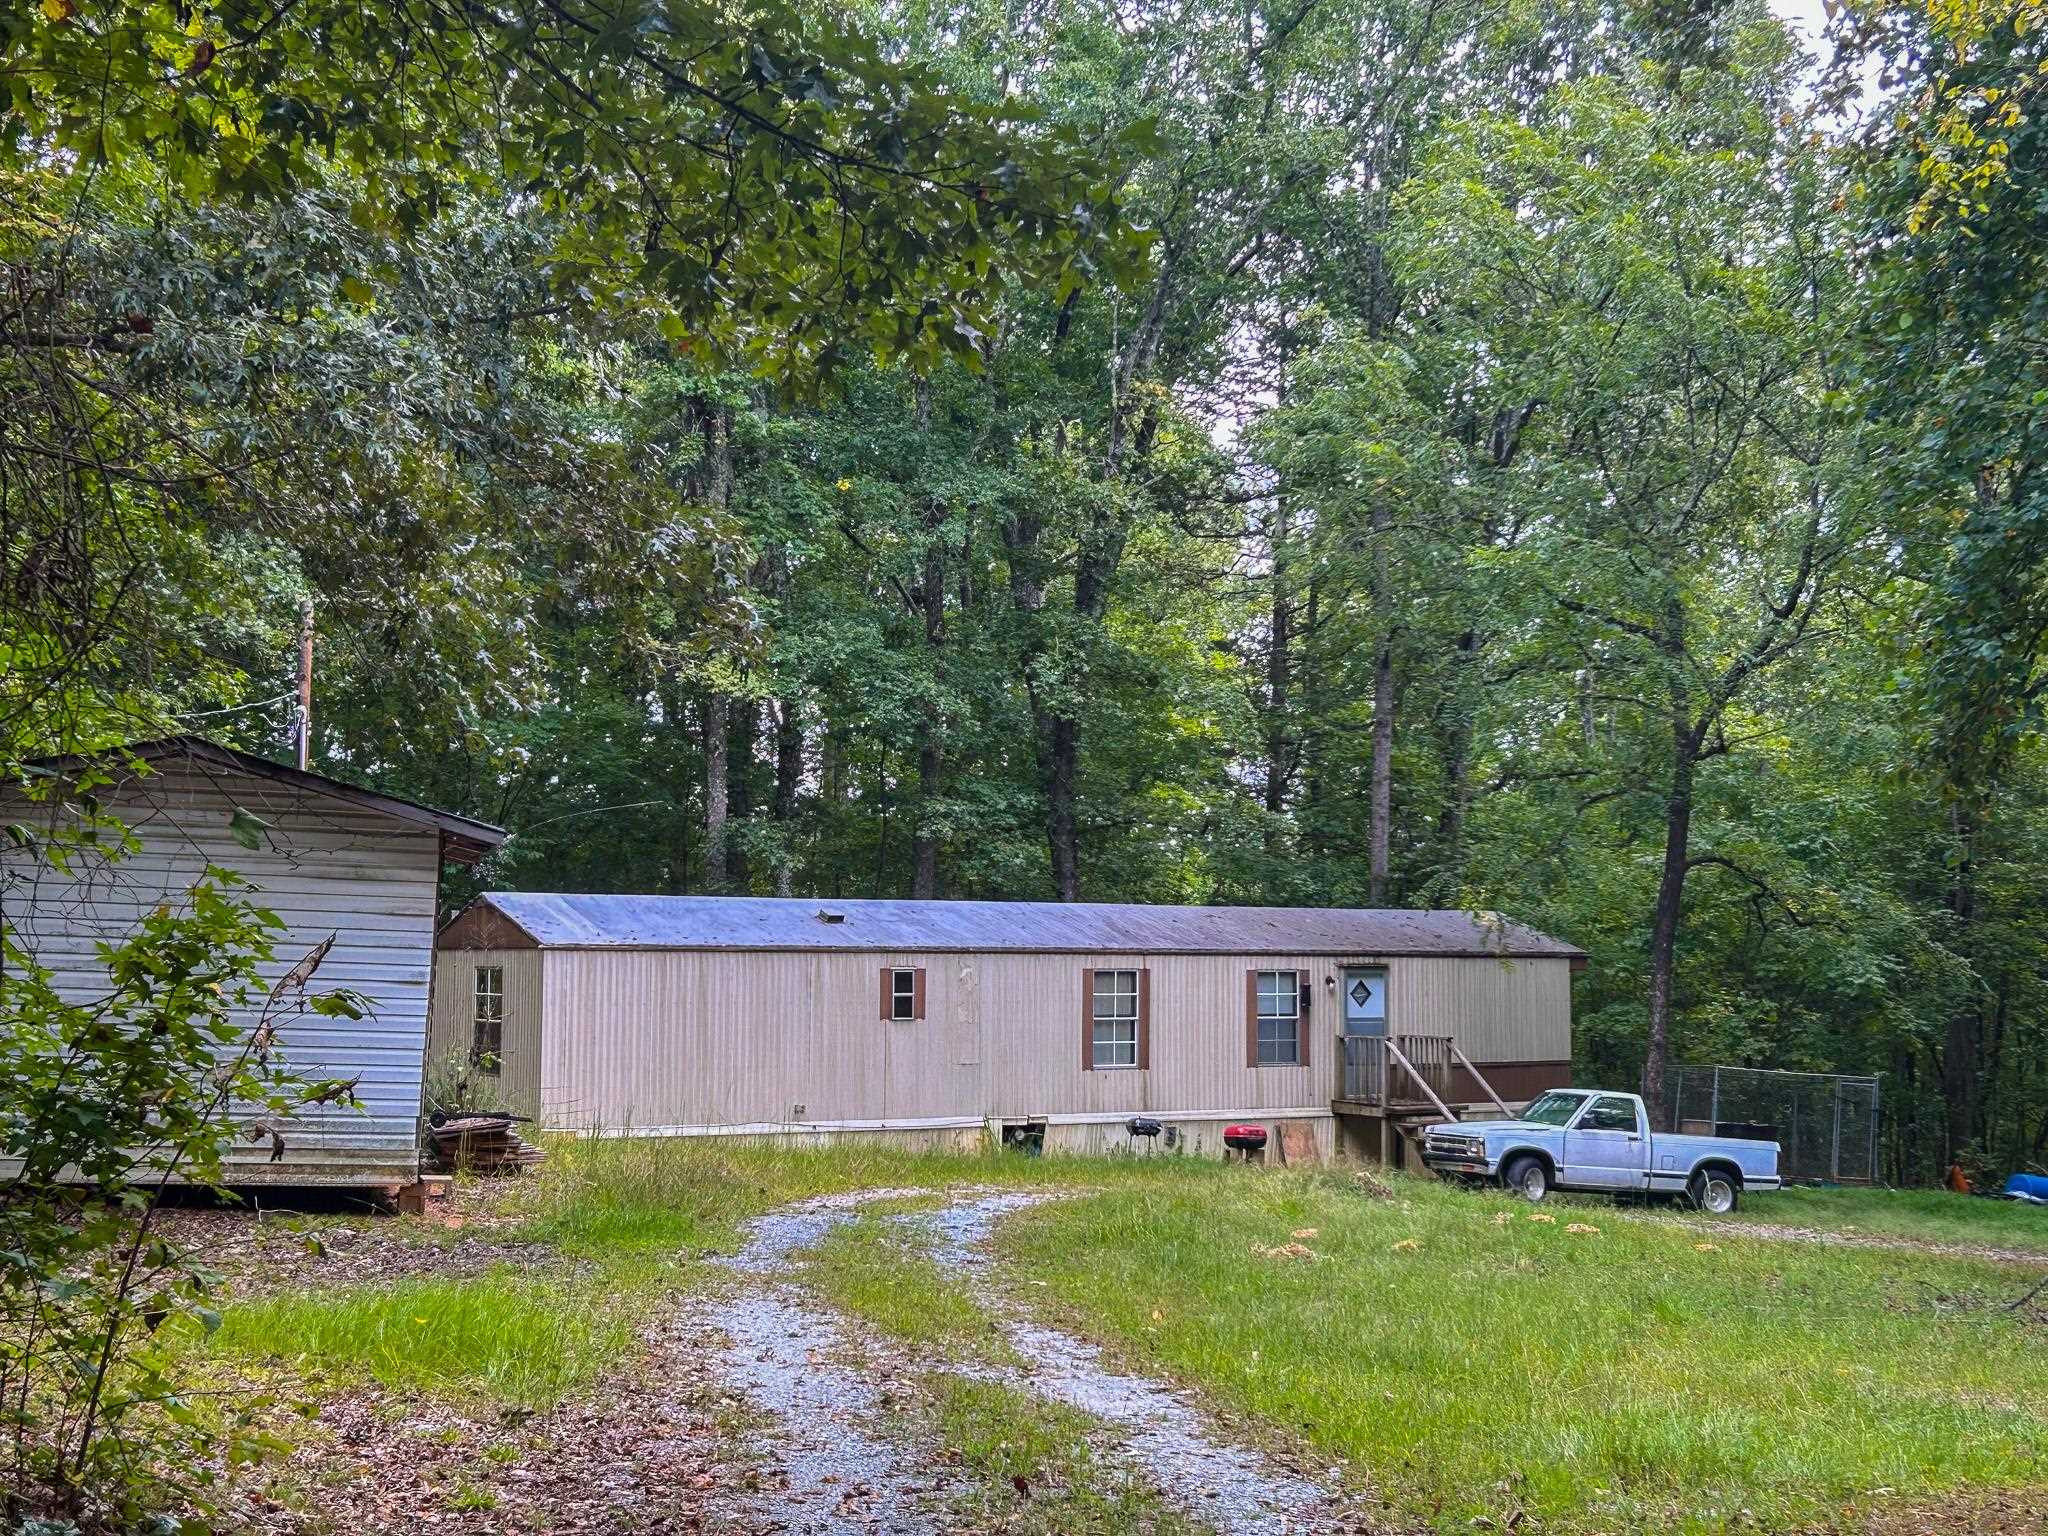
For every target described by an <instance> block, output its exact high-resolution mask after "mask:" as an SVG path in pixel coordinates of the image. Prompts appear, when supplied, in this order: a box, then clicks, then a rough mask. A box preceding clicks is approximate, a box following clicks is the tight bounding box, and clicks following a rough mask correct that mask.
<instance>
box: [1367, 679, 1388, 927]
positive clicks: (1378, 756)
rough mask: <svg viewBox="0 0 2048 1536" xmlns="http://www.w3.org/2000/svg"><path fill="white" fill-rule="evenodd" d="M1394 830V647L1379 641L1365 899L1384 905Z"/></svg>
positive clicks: (1373, 687) (1373, 903) (1373, 709)
mask: <svg viewBox="0 0 2048 1536" xmlns="http://www.w3.org/2000/svg"><path fill="white" fill-rule="evenodd" d="M1393 829H1394V649H1393V647H1392V646H1391V645H1387V644H1384V643H1383V644H1382V645H1381V646H1380V650H1379V655H1378V657H1377V658H1376V659H1375V660H1374V662H1373V669H1372V825H1371V829H1370V831H1369V833H1368V837H1369V839H1370V842H1369V850H1370V851H1369V855H1368V857H1369V858H1370V860H1371V873H1370V876H1369V879H1368V883H1367V889H1366V900H1367V901H1368V902H1369V903H1370V904H1371V905H1373V906H1375V907H1383V906H1385V905H1386V904H1387V853H1388V849H1389V847H1390V846H1391V844H1392V842H1393Z"/></svg>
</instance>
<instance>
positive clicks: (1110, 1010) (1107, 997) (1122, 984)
mask: <svg viewBox="0 0 2048 1536" xmlns="http://www.w3.org/2000/svg"><path fill="white" fill-rule="evenodd" d="M1092 1041H1093V1049H1094V1057H1093V1064H1094V1065H1095V1066H1096V1067H1097V1068H1098V1069H1100V1068H1104V1067H1135V1066H1137V1064H1138V973H1137V972H1136V971H1097V972H1096V973H1095V1012H1094V1016H1093V1035H1092Z"/></svg>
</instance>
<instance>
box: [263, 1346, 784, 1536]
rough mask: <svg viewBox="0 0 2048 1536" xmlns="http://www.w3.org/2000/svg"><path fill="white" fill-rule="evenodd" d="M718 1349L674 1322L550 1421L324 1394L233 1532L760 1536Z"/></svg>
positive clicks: (363, 1391) (400, 1399)
mask: <svg viewBox="0 0 2048 1536" xmlns="http://www.w3.org/2000/svg"><path fill="white" fill-rule="evenodd" d="M710 1352H711V1346H710V1341H709V1340H707V1339H706V1338H705V1337H704V1335H703V1334H702V1332H701V1330H698V1329H696V1328H694V1327H692V1326H691V1325H690V1324H689V1323H687V1322H686V1321H685V1320H683V1319H681V1318H678V1317H670V1318H667V1319H665V1320H663V1321H661V1322H659V1323H657V1324H655V1325H654V1326H652V1327H651V1328H650V1329H649V1330H648V1332H647V1333H646V1335H645V1337H644V1341H643V1349H642V1351H641V1353H640V1355H639V1357H638V1358H637V1359H636V1360H635V1361H634V1362H632V1363H631V1364H630V1365H628V1366H627V1367H626V1368H624V1369H622V1370H621V1371H620V1372H618V1373H617V1374H616V1375H615V1376H614V1377H612V1378H611V1379H610V1380H609V1381H607V1382H606V1383H605V1385H604V1386H603V1388H602V1389H601V1390H599V1391H595V1392H591V1393H588V1394H585V1395H583V1396H581V1397H579V1398H577V1399H575V1400H572V1401H570V1402H566V1403H564V1404H562V1405H561V1406H560V1407H558V1408H555V1409H552V1410H550V1411H549V1412H546V1413H543V1414H536V1415H532V1416H526V1415H523V1414H518V1413H504V1412H499V1411H496V1410H495V1409H493V1408H491V1407H489V1406H486V1405H483V1404H481V1403H479V1404H476V1405H474V1406H465V1405H459V1404H458V1405H451V1404H449V1403H446V1402H438V1401H423V1400H418V1399H411V1398H406V1397H404V1396H401V1395H398V1394H394V1393H390V1392H385V1391H382V1390H379V1389H376V1388H372V1387H360V1388H358V1387H350V1388H347V1389H344V1390H341V1391H339V1392H336V1393H333V1394H331V1395H328V1396H327V1397H326V1398H325V1400H324V1401H323V1402H322V1404H321V1410H320V1414H319V1417H318V1418H317V1419H315V1420H314V1421H313V1422H312V1424H311V1425H307V1426H298V1427H295V1428H294V1429H292V1430H291V1431H290V1433H292V1434H293V1436H294V1437H295V1438H297V1439H298V1441H299V1445H298V1449H297V1450H295V1451H294V1452H293V1453H292V1454H291V1455H290V1456H289V1457H287V1458H285V1459H284V1460H282V1461H280V1462H278V1463H275V1464H273V1465H272V1466H271V1467H269V1468H268V1469H267V1476H266V1477H265V1478H264V1480H263V1482H262V1483H261V1484H260V1485H250V1486H246V1487H245V1488H244V1490H243V1492H242V1493H241V1495H240V1496H239V1497H238V1498H237V1500H236V1506H235V1508H234V1510H233V1514H234V1515H235V1517H236V1518H235V1519H234V1522H233V1528H235V1529H239V1530H243V1531H248V1532H263V1533H276V1536H386V1533H389V1536H418V1533H419V1532H420V1531H422V1530H423V1529H424V1530H428V1531H433V1532H437V1533H444V1532H445V1533H448V1536H496V1533H502V1532H506V1531H536V1532H537V1531H547V1532H551V1533H570V1536H629V1533H646V1536H671V1533H690V1536H695V1533H700V1532H732V1533H735V1536H739V1533H752V1532H756V1531H762V1530H766V1529H772V1527H764V1526H758V1525H756V1524H754V1523H753V1522H751V1521H749V1520H747V1519H746V1518H744V1517H743V1516H739V1517H736V1514H735V1512H736V1511H740V1510H743V1509H744V1507H745V1501H746V1499H747V1498H748V1496H749V1484H750V1483H754V1482H757V1481H758V1480H759V1478H760V1476H761V1474H760V1471H759V1469H758V1468H757V1467H756V1466H754V1465H753V1464H752V1463H751V1462H750V1461H748V1460H746V1459H743V1458H738V1457H735V1456H733V1455H731V1454H729V1453H728V1452H727V1451H726V1450H725V1449H724V1448H725V1447H728V1446H731V1445H734V1444H739V1443H742V1442H743V1441H744V1440H745V1438H746V1434H745V1430H746V1428H747V1425H746V1424H745V1423H744V1422H736V1419H743V1417H744V1410H743V1407H742V1405H741V1404H740V1403H739V1402H738V1401H737V1400H736V1398H735V1397H734V1396H733V1395H732V1394H731V1393H729V1392H725V1391H722V1390H721V1389H720V1388H719V1387H718V1386H717V1385H716V1383H715V1382H714V1381H713V1380H712V1379H711V1372H710V1371H709V1369H708V1368H707V1361H708V1357H709V1355H710Z"/></svg>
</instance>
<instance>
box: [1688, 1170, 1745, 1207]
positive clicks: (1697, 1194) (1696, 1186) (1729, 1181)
mask: <svg viewBox="0 0 2048 1536" xmlns="http://www.w3.org/2000/svg"><path fill="white" fill-rule="evenodd" d="M1685 1192H1686V1194H1687V1195H1688V1196H1690V1197H1691V1199H1692V1208H1693V1209H1694V1210H1696V1211H1704V1212H1706V1213H1707V1214H1708V1215H1709V1216H1732V1215H1734V1214H1735V1208H1736V1207H1737V1206H1738V1205H1740V1204H1741V1203H1742V1184H1741V1182H1740V1181H1739V1180H1738V1179H1737V1178H1736V1177H1735V1176H1734V1175H1733V1174H1731V1173H1729V1172H1728V1171H1727V1170H1726V1169H1724V1168H1702V1169H1701V1170H1700V1171H1699V1172H1698V1173H1696V1174H1694V1175H1693V1176H1692V1182H1691V1183H1690V1184H1688V1185H1686V1187H1685Z"/></svg>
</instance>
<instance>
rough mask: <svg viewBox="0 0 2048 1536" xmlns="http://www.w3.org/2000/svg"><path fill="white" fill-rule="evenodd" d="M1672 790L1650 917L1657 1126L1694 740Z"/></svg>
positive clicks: (1684, 750)
mask: <svg viewBox="0 0 2048 1536" xmlns="http://www.w3.org/2000/svg"><path fill="white" fill-rule="evenodd" d="M1674 751H1675V760H1674V761H1673V763H1672V767H1671V789H1670V794H1669V797H1668V798H1667V799H1666V800H1665V802H1664V869H1663V873H1662V874H1661V875H1660V876H1659V877H1658V880H1657V906H1656V910H1655V912H1654V913H1653V915H1652V917H1651V920H1650V1035H1649V1042H1648V1046H1647V1048H1646V1049H1645V1050H1644V1052H1643V1101H1644V1102H1645V1103H1646V1104H1647V1105H1648V1106H1649V1109H1650V1120H1651V1123H1652V1124H1653V1125H1661V1124H1663V1117H1664V1072H1665V1068H1666V1067H1667V1066H1668V1065H1669V1064H1670V1061H1671V997H1672V980H1673V977H1674V976H1675V974H1676V972H1677V969H1678V922H1679V917H1680V914H1681V912H1682V911H1683V908H1684V905H1685V874H1686V866H1687V862H1688V860H1689V859H1690V857H1691V853H1690V847H1691V842H1692V792H1693V780H1694V777H1695V773H1696V770H1697V767H1698V764H1697V759H1696V753H1695V749H1694V747H1693V745H1692V743H1691V742H1690V741H1689V740H1688V739H1686V738H1684V737H1681V738H1680V740H1678V741H1677V742H1676V743H1675V744H1674Z"/></svg>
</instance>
